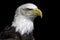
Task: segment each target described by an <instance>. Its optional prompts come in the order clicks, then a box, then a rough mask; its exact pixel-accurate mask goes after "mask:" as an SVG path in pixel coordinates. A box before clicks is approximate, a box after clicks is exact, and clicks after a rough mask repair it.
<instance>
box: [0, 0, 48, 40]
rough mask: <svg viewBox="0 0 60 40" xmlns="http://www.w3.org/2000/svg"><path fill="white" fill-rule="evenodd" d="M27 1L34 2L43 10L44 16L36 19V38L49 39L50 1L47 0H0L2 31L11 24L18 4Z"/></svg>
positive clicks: (0, 29) (39, 39)
mask: <svg viewBox="0 0 60 40" xmlns="http://www.w3.org/2000/svg"><path fill="white" fill-rule="evenodd" d="M25 3H34V4H35V5H37V6H38V8H39V9H41V10H42V12H43V18H42V19H41V18H40V17H36V18H35V20H34V27H35V30H34V37H35V39H36V40H47V39H48V1H47V0H2V1H0V4H1V5H0V32H1V31H2V30H3V29H4V28H5V27H6V26H7V25H9V24H10V23H11V22H12V20H13V17H14V14H15V10H16V8H17V7H18V6H20V5H22V4H25Z"/></svg>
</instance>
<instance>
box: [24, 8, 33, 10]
mask: <svg viewBox="0 0 60 40" xmlns="http://www.w3.org/2000/svg"><path fill="white" fill-rule="evenodd" d="M24 10H33V9H30V8H25V9H24Z"/></svg>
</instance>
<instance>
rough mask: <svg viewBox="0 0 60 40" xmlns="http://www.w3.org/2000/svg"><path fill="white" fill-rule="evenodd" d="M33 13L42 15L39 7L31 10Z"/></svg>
mask: <svg viewBox="0 0 60 40" xmlns="http://www.w3.org/2000/svg"><path fill="white" fill-rule="evenodd" d="M33 15H37V16H41V18H42V16H43V15H42V11H41V10H40V9H38V8H36V9H34V10H33Z"/></svg>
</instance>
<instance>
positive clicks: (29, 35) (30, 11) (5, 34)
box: [0, 3, 42, 40]
mask: <svg viewBox="0 0 60 40" xmlns="http://www.w3.org/2000/svg"><path fill="white" fill-rule="evenodd" d="M36 16H40V17H41V18H42V12H41V10H40V9H38V7H37V6H36V5H35V4H32V3H26V4H23V5H21V6H19V7H18V8H17V9H16V11H15V16H14V20H13V21H12V24H11V25H9V26H7V27H6V28H5V29H4V30H3V31H2V32H1V33H0V39H11V40H34V37H33V30H34V25H33V21H34V18H35V17H36Z"/></svg>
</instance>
